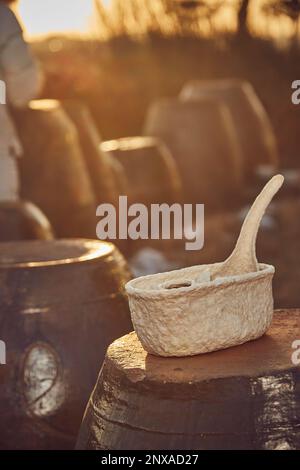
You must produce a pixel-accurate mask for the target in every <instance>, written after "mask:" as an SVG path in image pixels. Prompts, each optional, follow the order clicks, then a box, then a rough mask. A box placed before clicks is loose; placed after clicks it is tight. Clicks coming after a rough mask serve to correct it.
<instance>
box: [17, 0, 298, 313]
mask: <svg viewBox="0 0 300 470" xmlns="http://www.w3.org/2000/svg"><path fill="white" fill-rule="evenodd" d="M14 8H15V11H16V14H17V15H18V18H19V19H20V21H21V23H22V25H23V28H24V33H25V37H26V39H27V40H28V41H30V43H31V46H32V48H33V51H34V53H35V55H36V57H37V58H38V60H39V62H40V64H41V65H42V68H43V70H44V74H45V85H44V88H43V92H42V96H41V97H40V98H42V100H40V101H39V102H35V104H33V105H32V106H31V105H30V110H29V111H27V112H26V111H24V110H23V111H22V110H21V111H18V112H16V115H15V122H16V124H17V127H18V132H19V134H20V137H21V141H22V145H23V147H24V153H25V156H26V158H24V159H22V162H21V167H22V166H23V168H21V175H22V191H21V194H22V197H23V199H25V200H30V201H32V202H34V203H35V204H36V205H37V206H38V207H39V208H40V209H42V211H43V212H44V213H45V215H46V216H47V217H48V219H49V220H50V223H51V224H52V226H53V228H54V233H55V235H56V236H58V237H66V236H67V237H69V236H85V237H86V236H88V237H89V238H93V237H95V226H96V223H97V220H96V218H95V216H94V215H93V214H95V207H96V206H97V205H98V204H100V203H102V202H113V203H117V200H118V196H119V195H120V194H127V195H128V196H129V200H130V202H144V201H146V202H147V204H150V203H151V202H174V201H179V202H180V201H183V200H184V201H186V202H187V201H190V202H193V203H195V202H198V203H200V202H201V203H204V204H205V245H204V248H203V250H201V251H200V252H186V251H185V250H184V248H183V246H182V245H180V246H179V245H178V244H177V243H175V242H174V241H172V240H171V241H169V242H168V243H167V241H162V242H161V243H159V242H155V243H154V242H151V241H148V242H146V241H145V242H141V241H137V242H134V243H131V244H130V243H128V244H127V245H126V244H125V243H123V242H122V241H120V240H119V241H116V244H117V245H118V247H119V248H120V249H121V251H122V253H123V254H124V255H125V257H126V259H127V260H129V262H130V266H131V268H132V270H133V272H134V274H136V275H139V274H147V273H151V272H157V271H164V270H167V269H172V268H173V267H180V266H186V265H191V264H197V263H204V262H214V261H220V260H221V259H224V258H225V257H226V256H227V255H228V254H229V253H230V251H231V250H232V248H233V246H234V243H235V240H236V237H237V235H238V232H239V229H240V226H241V223H242V221H243V218H244V216H245V213H246V211H247V208H248V206H249V204H250V203H251V202H252V200H253V198H254V197H255V196H256V195H257V194H258V192H259V190H260V189H261V188H262V185H263V184H264V183H265V182H266V181H267V180H268V178H269V177H270V176H271V175H272V174H274V173H276V172H278V171H281V172H283V173H284V174H285V176H286V182H285V188H284V190H283V191H281V195H280V197H277V198H276V199H275V201H274V203H273V204H272V206H271V207H270V209H269V211H268V215H267V216H266V217H265V218H264V221H263V224H262V227H261V230H260V234H259V238H258V255H259V258H260V260H262V261H265V262H270V263H271V264H274V265H275V266H276V267H277V271H278V274H277V275H276V278H275V301H276V306H284V307H292V306H297V305H299V303H300V294H299V289H298V283H299V281H300V268H299V266H298V265H299V263H298V257H297V255H296V254H297V253H298V252H299V248H300V242H299V241H298V240H300V222H299V220H300V199H299V195H300V192H299V188H300V173H299V171H300V169H299V166H300V159H299V150H300V148H299V147H300V139H299V136H298V135H299V132H298V129H299V126H300V109H299V108H298V107H297V106H296V105H294V104H292V101H291V95H292V91H293V90H292V88H291V85H292V82H293V81H294V80H296V79H297V78H299V76H300V70H299V72H298V69H300V61H299V60H298V59H299V55H300V31H299V29H300V28H299V24H300V2H299V1H298V0H225V1H220V0H126V1H124V0H106V1H104V0H72V1H71V0H60V1H58V0H53V1H52V2H38V1H35V0H20V1H19V2H16V4H15V5H14ZM49 100H52V104H51V101H49ZM53 100H56V104H55V105H54V104H53V103H54V101H53ZM58 103H60V104H58ZM74 103H77V105H74ZM59 107H63V108H64V112H66V113H67V114H68V116H69V118H71V119H72V121H73V123H75V127H76V129H75V130H74V129H73V131H74V132H75V131H76V132H75V133H74V135H72V136H71V137H70V135H71V134H70V132H71V131H70V123H67V121H66V116H65V115H64V117H62V115H60V117H59V112H58V111H57V110H56V111H54V108H57V109H58V108H59ZM225 108H226V109H225ZM45 109H47V113H46V112H45ZM57 113H58V114H57ZM46 115H47V119H46ZM41 116H43V121H42V120H41ZM63 121H64V122H63ZM38 128H40V130H39V131H38V132H37V129H38ZM67 129H69V131H67ZM68 132H69V133H68ZM71 133H72V132H71ZM75 134H76V135H75ZM59 135H60V137H59ZM66 135H68V139H69V143H68V144H66V138H65V137H64V136H66ZM134 136H140V137H139V138H138V139H131V138H132V137H134ZM122 138H125V140H122ZM151 138H155V139H159V140H160V143H158V141H155V142H154V141H151ZM78 139H79V140H80V142H79V144H80V145H79V144H78ZM147 139H148V140H147ZM149 139H150V140H149ZM60 140H61V148H59V149H58V148H56V147H57V146H58V147H59V144H58V143H59V142H60ZM55 145H56V147H55ZM162 146H163V147H164V148H162ZM79 147H80V148H79ZM158 147H159V148H158ZM79 153H82V154H83V155H79ZM41 154H43V159H41V158H40V155H41ZM55 155H56V156H57V160H55V159H54V156H55ZM62 155H63V156H64V157H63V158H62ZM68 159H69V160H68ZM83 160H85V162H83ZM54 161H56V163H55V164H54ZM43 162H45V164H44V163H43ZM68 162H69V163H68ZM70 162H72V165H73V167H72V168H73V170H72V171H73V173H72V171H71V170H70V166H69V165H70ZM43 165H44V166H43ZM51 165H52V167H51ZM55 165H57V166H56V167H55ZM86 167H87V168H86ZM51 168H52V169H51ZM58 168H59V169H58ZM42 172H44V173H42ZM66 172H68V173H66ZM84 173H89V175H84ZM58 174H59V175H60V176H59V178H58V177H57V175H58ZM42 175H43V176H42ZM51 175H52V176H51ZM51 178H52V179H51ZM88 178H89V180H92V183H93V184H92V186H93V188H92V190H91V188H90V181H88ZM58 182H59V184H58ZM54 185H56V186H57V187H59V188H60V191H61V192H59V191H54V190H53V187H54ZM91 192H93V194H91ZM75 193H76V194H75ZM68 194H69V196H68ZM68 197H69V202H68V204H69V206H68V204H67V202H66V201H67V200H68ZM55 198H57V199H55ZM62 198H64V200H65V201H64V202H65V203H66V207H65V210H63V209H62V208H61V203H60V201H61V200H62ZM75 199H76V203H75V202H74V201H75ZM88 206H89V211H87V207H88ZM71 207H72V208H73V209H72V211H71V209H70V208H71ZM58 208H59V209H58ZM59 212H60V214H59ZM87 212H89V215H88V214H87ZM71 213H72V214H77V221H75V220H71V221H70V217H71V216H70V214H71ZM66 214H69V215H68V216H66ZM75 218H76V217H75V215H74V219H75ZM71 219H72V217H71ZM66 220H69V226H68V228H66ZM63 225H65V226H64V227H63V228H62V226H63ZM82 227H85V230H83V229H82ZM286 247H288V250H287V249H286Z"/></svg>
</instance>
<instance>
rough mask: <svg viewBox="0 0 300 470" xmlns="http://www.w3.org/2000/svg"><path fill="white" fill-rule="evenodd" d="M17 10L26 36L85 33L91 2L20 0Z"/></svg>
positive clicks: (81, 0) (88, 21) (89, 17)
mask: <svg viewBox="0 0 300 470" xmlns="http://www.w3.org/2000/svg"><path fill="white" fill-rule="evenodd" d="M18 10H19V16H20V18H21V20H22V23H23V25H24V28H25V31H26V33H27V35H28V36H36V35H47V34H53V33H62V32H64V33H70V34H72V33H73V34H76V33H85V32H87V31H88V29H89V24H90V20H91V17H92V13H93V0H43V1H41V0H20V1H19V8H18Z"/></svg>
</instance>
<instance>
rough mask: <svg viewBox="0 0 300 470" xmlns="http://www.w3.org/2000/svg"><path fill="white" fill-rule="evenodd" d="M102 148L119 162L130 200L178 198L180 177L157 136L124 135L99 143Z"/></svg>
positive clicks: (143, 200) (150, 202)
mask: <svg viewBox="0 0 300 470" xmlns="http://www.w3.org/2000/svg"><path fill="white" fill-rule="evenodd" d="M101 150H102V152H104V153H106V154H108V155H110V156H111V157H112V158H113V159H114V160H117V162H118V163H120V164H121V166H122V168H123V171H124V174H125V177H126V180H127V188H126V193H125V195H127V196H128V202H129V204H134V203H141V204H145V205H146V206H148V207H149V206H150V205H151V204H156V203H157V204H159V203H164V202H165V203H172V202H179V201H180V200H181V198H182V194H181V190H182V188H181V180H180V177H179V173H178V170H177V166H176V163H175V161H174V159H173V157H172V155H171V154H170V152H169V150H168V148H167V147H166V146H165V145H164V144H163V142H161V141H160V140H159V139H156V138H151V137H127V138H123V139H117V140H111V141H108V142H103V143H102V144H101Z"/></svg>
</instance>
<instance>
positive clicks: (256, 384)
mask: <svg viewBox="0 0 300 470" xmlns="http://www.w3.org/2000/svg"><path fill="white" fill-rule="evenodd" d="M299 328H300V311H299V310H291V311H288V310H286V311H277V312H275V314H274V320H273V323H272V326H271V328H270V329H269V331H268V333H267V334H266V335H265V336H263V337H262V338H260V339H258V340H256V341H251V342H249V343H246V344H244V345H241V346H237V347H235V348H229V349H226V350H223V351H217V352H215V353H212V354H204V355H198V356H194V357H190V358H161V357H157V356H152V355H151V354H147V353H146V352H145V350H144V349H143V348H142V346H141V343H140V342H139V341H138V339H137V336H136V335H135V333H130V334H129V335H127V336H124V337H122V338H120V339H118V340H117V341H115V342H114V343H113V344H112V345H111V346H110V347H109V349H108V351H107V355H106V359H105V362H104V365H103V368H102V371H101V373H100V375H99V378H98V382H97V385H96V387H95V389H94V391H93V393H92V395H91V398H90V401H89V403H88V406H87V410H86V413H85V416H84V420H83V423H82V426H81V430H80V433H79V437H78V441H77V449H87V450H91V449H93V450H94V449H99V450H100V449H101V450H110V451H114V450H119V451H125V450H153V449H155V450H177V449H188V450H191V449H195V450H203V449H214V450H216V449H234V450H235V449H297V448H299V446H300V432H299V426H298V423H299V419H300V392H299V380H300V373H299V369H298V368H297V367H295V366H294V365H293V364H292V362H291V353H292V350H291V344H292V343H293V341H294V340H295V339H298V337H297V332H298V331H299Z"/></svg>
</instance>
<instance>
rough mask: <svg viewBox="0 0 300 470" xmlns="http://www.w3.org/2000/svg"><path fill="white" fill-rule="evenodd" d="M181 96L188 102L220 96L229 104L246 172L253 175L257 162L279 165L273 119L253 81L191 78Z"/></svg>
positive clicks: (272, 165) (219, 97)
mask: <svg viewBox="0 0 300 470" xmlns="http://www.w3.org/2000/svg"><path fill="white" fill-rule="evenodd" d="M180 98H181V99H182V100H183V101H185V102H190V101H194V100H201V101H202V100H203V99H207V98H214V99H217V100H218V101H219V102H220V103H224V104H226V105H227V107H228V109H229V110H230V113H231V116H232V119H233V122H234V126H235V128H236V130H237V136H238V139H239V144H240V147H241V149H242V158H243V169H244V176H245V178H246V179H247V177H249V176H252V175H253V173H254V172H255V168H256V167H257V166H258V165H270V166H271V167H273V169H274V171H275V170H276V168H277V167H278V162H279V155H278V148H277V142H276V138H275V134H274V131H273V129H272V125H271V122H270V119H269V117H268V115H267V113H266V111H265V109H264V107H263V105H262V103H261V101H260V99H259V98H258V96H257V95H256V93H255V90H254V89H253V87H252V85H251V84H250V83H249V82H247V81H244V80H238V79H227V80H210V81H205V80H204V81H197V80H196V81H191V82H189V83H187V84H186V85H185V87H184V88H183V90H182V92H181V94H180Z"/></svg>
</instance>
